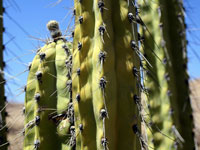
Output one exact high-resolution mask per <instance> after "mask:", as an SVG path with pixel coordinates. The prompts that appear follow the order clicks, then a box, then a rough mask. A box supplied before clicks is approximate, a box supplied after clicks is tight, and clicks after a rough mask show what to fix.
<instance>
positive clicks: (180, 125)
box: [159, 0, 194, 150]
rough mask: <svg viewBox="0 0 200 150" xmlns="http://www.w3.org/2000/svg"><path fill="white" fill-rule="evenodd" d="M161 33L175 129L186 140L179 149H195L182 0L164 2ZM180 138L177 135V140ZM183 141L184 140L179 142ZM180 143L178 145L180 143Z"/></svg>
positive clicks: (162, 3) (162, 4)
mask: <svg viewBox="0 0 200 150" xmlns="http://www.w3.org/2000/svg"><path fill="white" fill-rule="evenodd" d="M159 3H160V6H161V7H160V9H161V22H162V25H163V26H161V29H162V31H163V37H164V39H163V40H164V41H165V43H166V49H167V54H168V58H167V70H169V78H170V80H169V90H170V92H171V94H170V101H171V109H172V111H173V113H172V118H173V122H174V126H173V127H174V128H176V129H177V130H175V131H179V133H180V135H181V136H182V138H183V139H184V142H183V143H182V145H180V146H179V148H178V149H181V150H186V149H193V148H194V133H193V132H192V130H193V119H192V109H191V104H190V98H189V84H188V74H187V51H186V44H187V41H186V38H185V24H184V8H183V4H182V0H179V1H176V0H171V1H167V2H166V1H164V0H160V1H159ZM178 138H179V136H178V135H177V140H178ZM179 139H180V138H179ZM177 140H176V142H177Z"/></svg>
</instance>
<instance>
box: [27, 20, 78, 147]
mask: <svg viewBox="0 0 200 150" xmlns="http://www.w3.org/2000/svg"><path fill="white" fill-rule="evenodd" d="M47 27H48V29H49V30H50V32H51V37H52V38H53V40H52V41H49V42H47V43H46V45H45V46H44V47H42V48H41V49H39V50H38V52H37V55H36V56H35V58H34V60H33V61H32V64H31V66H30V72H29V76H28V81H27V86H26V100H25V108H26V109H25V116H26V118H25V132H24V134H25V140H24V149H25V150H30V149H63V150H69V149H71V147H73V146H70V144H73V143H72V142H73V141H72V140H71V139H70V137H71V135H70V134H72V133H73V130H72V128H73V124H74V118H73V107H72V99H71V97H72V93H71V61H72V60H71V59H72V57H71V48H72V45H71V43H70V42H67V41H66V40H65V39H64V38H63V37H62V34H61V32H60V30H59V25H58V23H57V22H56V21H50V22H49V23H48V24H47ZM71 130H72V131H71Z"/></svg>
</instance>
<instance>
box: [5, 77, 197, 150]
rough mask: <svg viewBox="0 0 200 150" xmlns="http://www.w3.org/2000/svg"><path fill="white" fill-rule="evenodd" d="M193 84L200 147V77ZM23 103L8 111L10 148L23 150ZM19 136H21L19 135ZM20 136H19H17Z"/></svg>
mask: <svg viewBox="0 0 200 150" xmlns="http://www.w3.org/2000/svg"><path fill="white" fill-rule="evenodd" d="M190 86H191V101H192V108H193V115H194V122H195V129H194V130H195V134H196V142H197V143H198V146H199V148H200V79H199V80H193V81H191V82H190ZM22 108H23V105H22V104H13V103H12V104H11V103H10V104H9V105H8V107H7V111H8V113H9V117H8V118H7V122H8V123H13V126H11V128H10V129H9V134H8V140H9V141H10V142H11V144H10V146H9V150H22V146H23V135H22V134H20V135H21V136H20V135H19V133H20V132H21V131H22V129H23V122H24V117H23V115H22ZM18 136H19V137H18ZM16 137H18V138H16Z"/></svg>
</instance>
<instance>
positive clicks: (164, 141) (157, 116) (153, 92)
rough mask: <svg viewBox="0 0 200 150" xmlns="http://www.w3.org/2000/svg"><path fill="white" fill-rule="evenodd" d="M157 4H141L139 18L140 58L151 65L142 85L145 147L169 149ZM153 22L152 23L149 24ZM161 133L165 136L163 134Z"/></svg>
mask: <svg viewBox="0 0 200 150" xmlns="http://www.w3.org/2000/svg"><path fill="white" fill-rule="evenodd" d="M157 3H158V1H155V3H154V2H151V1H148V2H145V3H144V2H143V1H142V2H141V3H140V5H141V17H142V20H143V21H144V22H145V24H146V27H147V28H148V30H149V31H151V33H149V32H148V31H147V30H146V29H145V30H144V27H143V28H142V29H143V36H144V42H143V43H144V46H143V47H144V55H145V56H146V58H147V59H148V61H149V62H150V64H151V65H152V67H149V66H148V65H147V66H146V70H147V73H146V75H147V77H146V80H145V85H146V87H147V89H148V100H149V104H150V109H149V112H150V116H151V124H152V125H151V128H152V131H148V141H149V145H153V146H152V147H154V148H155V149H173V144H174V139H175V138H174V135H173V133H172V131H171V129H172V125H173V122H172V118H171V116H170V99H169V95H168V73H166V72H167V68H166V65H165V64H164V63H163V60H164V59H165V57H166V56H165V50H164V48H165V47H162V46H161V44H162V32H161V31H160V28H159V23H160V16H159V13H158V10H159V9H158V4H157ZM152 20H153V21H152ZM152 51H153V52H152ZM163 134H165V136H164V135H163Z"/></svg>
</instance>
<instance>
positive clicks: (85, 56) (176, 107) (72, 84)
mask: <svg viewBox="0 0 200 150" xmlns="http://www.w3.org/2000/svg"><path fill="white" fill-rule="evenodd" d="M156 2H157V3H159V2H160V5H161V18H159V16H158V14H157V13H156V9H157V8H156V7H157V5H155V4H154V5H153V4H151V3H152V2H146V3H145V4H144V5H143V7H144V11H143V13H145V11H147V12H149V11H150V13H148V14H147V16H144V22H145V24H146V23H147V25H146V26H145V25H144V24H143V21H142V20H141V19H140V17H139V16H138V14H137V12H136V11H137V8H135V6H134V2H133V3H132V2H131V1H129V0H128V1H125V0H116V1H112V0H110V1H104V0H98V1H85V0H75V1H74V4H75V9H74V15H75V30H74V40H73V50H72V43H70V42H67V41H66V40H65V39H64V38H63V36H62V34H61V32H60V30H59V25H58V23H57V22H55V21H51V22H49V23H48V25H47V27H48V29H49V30H50V33H51V37H52V38H53V40H52V41H48V42H47V43H46V44H45V46H44V47H42V48H41V49H39V50H38V52H37V55H36V56H35V58H34V60H33V62H32V64H31V66H30V73H29V76H28V81H27V86H26V101H25V108H26V110H25V116H26V119H25V131H24V135H25V141H24V149H25V150H29V149H43V150H45V149H50V150H51V149H64V150H65V149H66V150H69V149H77V150H82V149H84V150H94V149H98V150H101V149H103V150H108V149H110V150H123V149H126V150H138V149H145V150H147V149H148V147H149V148H152V147H153V148H155V149H180V150H182V149H183V150H186V149H190V148H191V147H193V146H194V143H193V137H192V134H190V133H191V132H192V127H193V124H192V120H189V117H190V116H191V106H190V103H189V99H188V98H187V97H188V95H189V90H188V85H187V84H188V76H187V74H186V62H187V58H186V40H185V34H184V31H185V28H184V17H183V13H182V12H181V8H182V3H181V2H180V1H179V2H177V1H175V0H174V1H173V0H172V1H170V2H168V3H167V2H165V1H161V0H160V1H158V0H157V1H156ZM147 4H149V5H150V7H151V9H152V10H148V8H146V5H147ZM180 6H181V7H180ZM150 7H149V8H150ZM168 9H169V10H174V11H173V12H171V11H168ZM142 15H143V14H142ZM152 16H153V17H156V21H153V22H152V21H150V20H148V19H149V18H150V17H152ZM177 16H178V17H177ZM145 17H146V18H145ZM159 20H161V22H162V24H161V25H160V27H161V30H159ZM171 20H172V21H171ZM173 23H174V24H173ZM137 24H140V25H142V26H145V28H146V29H147V28H148V29H150V30H151V31H152V32H151V34H152V35H150V33H149V32H146V31H144V36H145V42H144V47H145V48H144V53H145V54H146V55H145V56H146V57H147V59H148V60H147V59H146V58H145V57H144V56H143V55H142V54H141V52H140V51H139V44H138V40H141V36H138V33H137ZM162 25H163V26H162ZM172 25H173V27H172V28H171V26H172ZM174 26H175V27H177V28H175V27H174ZM179 29H182V30H181V31H178V30H179ZM171 30H172V31H173V32H171ZM173 36H175V37H177V39H176V41H174V40H173V38H172V37H173ZM156 43H158V45H159V46H158V45H157V44H156ZM177 49H181V50H180V51H177ZM152 50H153V52H150V51H152ZM155 53H156V54H155ZM156 55H158V56H156ZM177 55H178V56H177ZM158 57H159V58H158ZM165 57H166V58H165ZM72 58H73V62H72ZM141 58H144V60H146V62H147V63H146V64H147V65H146V66H148V65H149V66H151V67H153V68H151V67H148V68H143V69H148V70H151V69H152V70H153V71H152V72H153V73H152V72H151V73H150V74H149V75H152V76H148V77H147V81H145V85H147V87H149V98H150V101H149V103H150V111H149V112H150V122H148V123H149V124H151V129H150V130H151V131H152V133H148V135H149V137H150V138H152V139H153V140H154V142H153V146H152V144H151V143H150V142H151V141H149V142H148V143H147V142H146V141H145V139H144V138H143V136H142V133H141V131H140V122H141V120H142V121H143V122H146V123H147V120H144V118H143V117H144V116H142V112H141V111H142V104H141V101H140V100H141V92H142V91H143V90H145V88H144V87H143V83H141V80H143V79H141V75H140V68H141V67H143V62H142V59H141ZM160 59H162V60H163V62H162V61H161V60H160ZM181 65H183V66H184V67H185V68H184V69H183V68H180V67H179V66H181ZM177 70H178V72H177ZM183 75H184V77H183ZM164 76H165V77H167V78H166V79H164ZM157 84H158V85H157ZM154 87H158V88H154ZM168 89H169V90H168ZM181 90H183V91H184V94H183V93H182V92H181ZM183 99H185V100H187V102H186V101H183ZM161 104H162V105H161ZM159 105H161V106H159ZM172 110H173V111H172ZM183 110H184V116H182V115H181V113H182V111H183ZM169 112H171V113H172V116H170V115H169ZM166 118H167V119H166ZM148 121H149V120H148ZM182 124H184V125H185V126H187V129H185V128H184V129H183V127H182ZM171 129H173V130H172V131H171ZM179 133H180V135H179ZM186 133H187V134H186ZM174 142H175V143H174ZM182 142H183V143H182ZM173 144H174V145H173ZM178 144H179V145H178Z"/></svg>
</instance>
